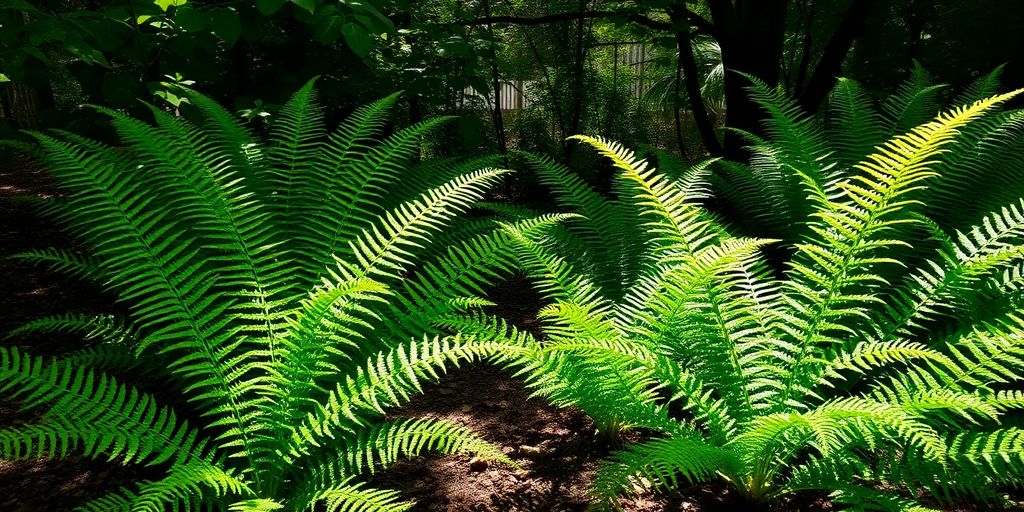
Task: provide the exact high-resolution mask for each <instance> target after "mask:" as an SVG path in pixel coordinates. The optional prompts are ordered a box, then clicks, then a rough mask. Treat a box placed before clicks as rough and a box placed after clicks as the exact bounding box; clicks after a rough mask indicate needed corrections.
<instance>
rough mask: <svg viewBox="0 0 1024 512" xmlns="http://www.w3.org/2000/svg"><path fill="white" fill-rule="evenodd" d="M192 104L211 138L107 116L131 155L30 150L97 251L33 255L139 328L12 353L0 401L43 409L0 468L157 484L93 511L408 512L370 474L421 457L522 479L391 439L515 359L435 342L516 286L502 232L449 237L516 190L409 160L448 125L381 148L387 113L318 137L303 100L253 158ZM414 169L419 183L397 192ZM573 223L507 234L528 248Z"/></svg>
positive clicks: (164, 118) (68, 139)
mask: <svg viewBox="0 0 1024 512" xmlns="http://www.w3.org/2000/svg"><path fill="white" fill-rule="evenodd" d="M183 94H186V95H188V97H189V98H190V101H191V103H192V104H193V105H195V106H196V107H197V110H198V113H199V117H200V118H201V120H202V123H201V124H198V125H197V124H193V123H192V122H190V121H188V120H186V119H183V118H179V117H174V116H171V115H169V114H167V113H165V112H162V111H160V110H158V109H156V108H153V109H152V110H153V115H154V118H155V120H156V123H155V124H148V123H145V122H143V121H140V120H136V119H133V118H130V117H127V116H125V115H123V114H121V113H118V112H115V111H111V110H107V109H102V108H101V109H98V110H99V111H100V112H102V113H105V114H106V115H108V116H109V117H110V119H111V122H112V124H113V126H114V128H115V129H116V130H117V132H118V133H119V134H120V136H121V138H122V141H123V142H124V145H125V146H126V147H125V149H123V150H122V149H114V148H111V147H107V146H104V145H102V144H100V143H98V142H94V141H91V140H88V139H85V138H82V137H79V136H76V135H73V134H69V133H57V134H41V133H37V134H34V135H35V136H36V138H37V139H38V140H39V144H40V146H41V147H42V149H43V150H44V153H45V157H46V160H47V162H48V164H49V168H50V170H51V171H52V172H53V174H54V175H55V176H56V177H57V178H58V179H59V180H60V182H61V183H62V184H63V186H64V187H65V188H66V189H67V191H68V195H67V200H66V201H65V202H61V203H55V204H53V205H51V207H49V208H48V209H47V211H48V212H49V213H50V214H53V215H55V216H56V217H57V218H58V220H60V221H62V222H63V223H64V224H66V225H67V226H68V227H69V229H70V230H71V231H72V233H73V234H75V235H77V236H78V237H80V238H81V239H82V240H83V241H84V242H86V245H87V246H88V247H89V252H88V254H77V253H71V252H66V251H58V250H46V251H34V252H31V253H26V254H24V255H21V256H20V258H22V259H23V260H26V261H31V262H37V263H43V264H50V265H52V266H54V267H55V268H56V269H58V270H62V271H67V272H70V273H71V274H74V275H76V276H80V277H84V278H88V279H92V280H95V281H97V282H98V283H99V284H101V285H102V286H103V287H104V288H105V289H107V290H108V291H109V292H111V293H112V294H114V295H115V296H116V297H117V298H118V300H119V302H120V303H122V304H123V305H124V306H125V308H124V309H125V310H126V311H127V315H126V317H124V318H121V317H116V318H115V317H108V316H98V317H88V316H81V315H61V316H55V317H49V318H43V319H39V320H37V321H34V322H31V323H29V324H27V325H25V326H24V327H22V328H21V329H19V330H17V331H15V332H14V333H12V336H14V337H18V336H21V335H23V334H25V333H28V332H44V333H45V332H57V331H60V332H74V333H79V334H82V335H83V336H84V337H85V338H86V339H87V340H88V341H89V342H90V345H89V346H87V347H86V348H84V349H82V350H81V351H78V352H73V353H70V354H66V355H63V356H61V357H58V358H42V357H36V356H30V355H28V354H26V353H24V352H22V351H20V350H18V349H13V348H12V349H0V390H3V392H4V393H5V394H6V396H8V397H10V398H12V399H15V400H17V401H18V402H19V403H20V404H22V405H23V406H24V407H38V408H41V410H42V411H43V413H42V416H41V417H40V419H39V421H38V422H37V423H33V424H29V425H24V426H18V427H11V428H7V429H3V430H2V431H0V455H2V456H3V457H7V458H25V457H38V456H46V457H64V456H67V455H68V454H69V453H72V452H76V453H84V454H85V455H87V456H90V457H97V458H104V459H111V460H118V461H121V462H125V463H128V462H139V463H145V464H149V465H159V466H160V467H162V468H164V469H165V473H164V476H163V477H162V478H160V479H157V480H154V481H150V482H141V483H139V484H138V485H136V486H133V487H131V488H125V489H122V490H119V491H117V492H115V493H112V494H110V495H108V496H105V497H103V498H100V499H98V500H95V501H93V502H90V503H88V504H86V505H84V506H83V507H82V510H87V511H91V510H131V511H137V510H138V511H141V510H153V511H162V510H168V509H173V510H178V509H182V510H198V509H202V510H229V511H252V512H255V511H274V510H304V509H307V508H312V507H321V506H322V507H326V508H327V509H328V510H338V511H383V510H406V509H408V507H409V504H408V503H406V502H404V501H402V500H400V499H399V497H398V495H397V494H396V493H394V492H391V491H385V490H378V489H372V488H370V487H367V486H365V485H363V484H361V483H359V481H358V478H359V477H360V475H363V474H366V473H372V472H373V471H375V470H377V469H379V468H380V467H382V466H385V465H387V464H390V463H392V462H393V461H394V460H396V459H397V458H400V457H406V456H410V455H416V454H419V453H423V452H426V451H434V452H443V453H471V454H474V455H477V456H480V457H485V458H488V459H492V460H497V461H501V462H505V463H510V461H509V460H508V459H507V457H505V456H504V454H502V453H501V452H500V450H496V449H495V448H494V447H493V446H491V445H489V444H488V443H486V442H485V441H484V440H482V439H481V438H480V437H479V436H478V435H476V434H474V433H473V432H471V431H470V430H468V429H466V428H464V427H461V426H458V425H453V424H449V423H445V422H440V421H435V420H409V421H401V422H389V421H385V413H386V411H387V409H388V408H390V407H393V406H397V405H400V404H402V403H405V402H407V401H408V400H410V399H411V398H412V397H413V396H414V395H415V394H416V393H419V392H421V391H422V389H423V385H424V384H425V383H427V382H432V381H436V380H437V379H439V378H440V377H441V376H442V375H443V374H444V372H445V371H446V369H447V368H449V367H451V366H453V365H458V364H460V363H462V362H465V361H472V360H478V359H488V360H494V361H505V360H506V359H507V358H508V357H510V356H509V354H514V353H517V351H521V350H522V342H521V340H520V341H508V340H506V339H504V338H495V337H486V336H472V335H465V336H460V335H449V334H448V333H449V332H450V331H449V330H448V328H447V327H446V324H445V321H446V319H448V318H449V317H451V315H453V314H456V313H458V312H462V311H466V310H467V308H468V310H473V309H474V308H475V307H476V306H477V305H479V304H481V303H482V302H481V299H480V295H482V292H481V290H482V289H483V288H484V287H485V286H486V285H487V284H488V283H490V282H493V281H494V280H495V279H498V278H500V277H501V276H502V275H504V274H505V273H506V272H508V271H510V270H511V269H512V266H513V259H514V253H515V250H516V242H515V240H514V239H513V238H512V237H510V236H509V235H508V233H507V232H506V231H504V230H501V229H498V228H499V225H498V224H497V223H496V222H495V221H493V220H491V219H483V218H481V219H480V220H476V221H462V220H461V219H459V218H458V217H459V216H460V215H461V214H463V213H465V212H467V211H468V210H469V209H470V208H471V207H473V205H474V204H475V203H476V202H477V201H479V200H480V199H482V198H483V197H484V195H485V194H486V192H487V191H488V190H489V189H490V188H491V187H492V186H493V185H495V184H496V183H497V182H498V181H499V180H500V179H501V178H502V176H503V175H504V171H501V170H496V169H493V168H489V167H485V166H486V165H487V164H489V163H491V162H492V160H489V159H478V160H475V161H469V162H463V161H455V160H448V161H444V162H437V163H433V162H425V163H419V164H416V163H414V162H413V160H414V157H415V156H416V151H417V148H418V138H419V136H420V135H421V134H423V133H425V132H427V131H428V130H430V129H432V128H433V127H435V126H438V125H439V124H440V123H442V122H444V119H432V120H428V121H424V122H423V123H420V124H417V125H414V126H411V127H408V128H404V129H399V130H397V131H395V133H394V134H392V135H391V136H389V137H386V138H384V139H383V140H381V139H380V136H381V134H382V131H383V128H384V124H385V123H386V122H387V117H386V113H387V111H388V109H389V108H390V107H391V106H392V105H393V104H394V102H395V100H396V98H397V95H395V96H390V97H388V98H385V99H384V100H381V101H378V102H376V103H373V104H371V105H369V106H367V107H364V108H363V109H360V110H358V111H357V112H356V113H355V114H353V116H352V117H351V118H349V119H348V120H347V121H345V122H344V123H342V125H341V127H340V128H338V129H337V130H335V131H332V132H330V133H328V130H327V128H326V127H325V125H324V122H323V119H322V115H321V112H320V108H319V107H318V105H317V103H316V91H315V88H314V87H313V82H310V83H309V84H307V85H306V86H304V87H303V88H302V89H300V90H299V91H298V92H297V93H296V94H295V95H294V96H293V97H292V98H291V100H290V101H289V102H288V103H287V104H286V105H285V107H284V109H283V110H282V112H281V114H280V116H279V117H278V119H277V120H276V122H275V123H274V124H273V126H272V127H271V130H270V135H269V140H267V141H261V140H258V139H256V138H254V137H253V136H252V134H250V133H249V130H248V129H247V127H246V126H245V125H244V124H242V123H241V122H239V121H238V120H237V119H236V118H235V117H234V116H233V115H232V114H231V113H229V112H228V111H227V110H225V109H224V108H223V107H221V106H220V105H218V104H216V103H215V102H213V101H212V100H210V99H209V98H206V97H204V96H202V95H201V94H198V93H196V92H193V91H183ZM412 166H415V167H416V169H417V172H418V173H419V175H418V176H416V177H415V178H411V179H409V180H408V181H404V180H406V175H407V171H408V169H409V168H410V167H412ZM400 177H401V179H402V180H403V187H401V190H396V187H394V185H395V184H396V183H397V180H398V179H399V178H400ZM559 220H561V217H560V216H541V217H536V218H534V217H524V218H522V219H519V220H517V221H515V222H513V223H511V224H509V226H510V229H511V228H514V229H517V230H520V231H521V232H522V233H526V234H530V235H531V236H533V235H539V234H541V233H544V232H547V231H549V230H550V229H551V228H552V227H553V226H554V225H555V224H556V223H557V222H558V221H559ZM445 231H449V232H448V233H444V232H445ZM421 305H422V307H420V306H421ZM108 372H109V373H108ZM113 375H118V376H123V377H124V378H126V379H130V378H143V379H145V380H144V383H145V382H149V383H152V382H153V379H155V378H159V379H160V380H161V381H162V382H164V383H165V384H166V389H169V390H173V391H174V393H175V394H177V395H179V396H180V397H181V398H180V400H178V401H176V402H175V403H174V407H173V408H172V407H169V406H167V405H161V403H160V402H161V400H162V398H161V397H155V396H151V395H148V394H146V393H143V392H141V391H139V390H138V389H137V388H136V387H133V386H132V385H130V384H127V383H126V382H122V380H121V377H118V378H115V377H113ZM182 408H184V409H187V410H188V414H181V413H177V412H175V409H178V410H181V409H182ZM186 416H187V417H189V418H192V419H190V420H189V421H186V420H184V419H183V418H184V417H186Z"/></svg>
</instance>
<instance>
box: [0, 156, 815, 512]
mask: <svg viewBox="0 0 1024 512" xmlns="http://www.w3.org/2000/svg"><path fill="white" fill-rule="evenodd" d="M55 193H56V192H55V189H54V188H53V187H52V186H51V184H50V183H49V182H48V181H47V180H46V179H45V178H44V176H43V175H42V174H41V173H40V172H39V171H37V170H34V169H31V168H25V167H6V168H5V167H0V290H2V291H3V293H0V311H3V315H2V317H0V336H3V335H5V334H6V333H7V332H8V331H9V330H10V329H12V328H14V327H16V326H18V325H20V324H22V323H24V322H26V321H28V320H31V319H33V318H37V317H39V316H42V315H46V314H54V313H61V312H67V311H103V310H109V309H110V308H111V307H112V304H111V300H110V299H109V297H106V296H104V295H103V294H102V293H100V292H99V291H98V290H96V289H95V288H93V287H91V286H88V285H85V284H82V283H80V282H78V281H73V280H68V279H66V278H63V277H62V276H59V275H56V274H53V273H50V272H49V271H47V269H45V268H35V267H32V266H29V265H24V264H20V263H17V262H14V261H11V260H9V259H6V258H5V257H6V256H9V255H11V254H14V253H17V252H21V251H25V250H29V249H41V248H46V247H68V246H70V245H71V243H72V241H71V240H69V239H68V237H67V236H65V235H63V234H62V233H61V232H60V231H59V230H58V229H57V228H56V227H55V226H53V225H52V224H51V223H49V222H46V221H44V220H43V219H41V218H39V217H38V216H37V215H35V214H33V208H32V207H31V204H30V202H29V201H26V200H25V199H24V198H25V197H31V196H36V197H39V196H47V195H52V194H55ZM492 299H493V300H495V301H496V302H498V303H499V304H501V305H502V306H501V308H500V313H501V314H502V315H503V316H505V317H506V318H507V319H508V320H509V321H511V322H513V323H515V324H517V325H518V326H520V327H523V328H526V329H530V328H535V327H536V326H535V323H534V322H535V319H534V314H533V312H534V311H535V309H536V305H537V297H536V296H534V295H532V293H531V292H530V290H529V287H528V286H526V283H523V282H510V283H507V284H506V285H504V286H501V287H499V288H498V289H496V290H494V293H493V297H492ZM2 343H7V344H16V345H19V346H24V347H26V348H27V349H28V350H30V351H32V352H33V353H37V354H56V353H60V352H64V351H68V350H73V349H75V348H77V347H79V346H81V345H82V340H81V339H75V338H74V337H70V336H48V337H45V338H32V339H24V338H22V339H17V340H5V341H2ZM392 414H393V416H395V417H434V418H442V419H447V420H451V421H456V422H459V423H462V424H465V425H467V426H469V427H472V428H474V429H475V430H476V431H478V432H480V433H481V434H482V435H483V437H485V438H486V439H487V440H489V441H491V442H492V443H494V444H496V445H498V446H500V447H502V449H503V450H504V451H505V452H506V453H507V454H508V455H509V456H510V457H511V458H512V459H513V460H515V461H516V462H517V463H518V464H519V465H520V466H521V467H522V469H520V470H517V469H514V468H509V467H504V466H496V465H493V464H492V465H487V464H480V463H471V461H470V459H469V458H467V457H460V456H445V457H440V456H432V457H417V458H414V459H411V460H407V461H401V462H399V463H396V464H394V465H393V466H392V467H390V468H388V469H387V470H384V471H380V472H379V473H377V475H375V476H374V477H373V478H372V483H374V484H376V485H378V486H380V487H389V488H394V489H398V490H400V491H402V493H403V494H404V495H405V496H406V497H408V498H410V499H413V500H415V501H416V502H417V503H418V504H417V506H416V508H415V509H414V510H418V511H437V512H440V511H450V512H454V511H474V512H484V511H495V512H505V511H510V512H511V511H522V512H527V511H529V512H546V511H583V510H585V509H586V508H587V505H588V503H589V502H590V500H589V499H588V496H587V488H588V484H589V482H590V481H591V479H592V478H593V476H594V473H595V471H596V469H597V467H598V462H599V461H600V460H601V459H602V458H604V457H606V456H607V455H608V453H609V447H607V446H603V445H602V444H601V443H600V442H599V440H598V438H597V437H596V436H595V435H594V432H595V429H594V424H593V423H592V422H591V421H590V420H589V419H588V418H587V417H586V416H585V415H584V414H583V413H582V412H580V411H577V410H573V409H559V408H555V407H552V406H551V405H548V404H546V403H545V402H543V401H542V400H539V399H535V398H530V396H529V393H528V392H527V391H526V390H525V389H524V387H523V385H522V383H521V382H520V381H519V380H517V379H515V378H513V377H511V376H509V375H507V374H505V373H503V372H502V371H500V370H497V369H494V368H491V367H488V366H486V365H469V366H464V367H462V368H459V369H455V370H453V371H452V372H450V373H449V374H448V375H447V376H446V377H445V378H444V379H443V380H442V381H441V383H440V384H438V385H434V386H430V387H428V388H427V389H426V390H425V393H424V395H423V396H422V397H418V398H416V399H415V400H414V401H413V403H412V404H411V405H409V406H407V407H404V408H401V409H398V410H395V411H393V413H392ZM32 418H33V413H32V412H31V411H29V412H24V411H20V410H19V409H18V407H17V405H16V404H13V403H9V402H3V401H2V400H0V428H4V427H9V426H12V425H16V424H19V423H22V422H26V421H31V420H32ZM158 476H159V469H158V468H142V467H132V466H129V467H125V466H121V465H118V464H116V463H112V462H106V461H94V460H87V459H83V458H79V457H74V456H72V457H69V458H65V459H60V460H45V459H41V460H29V461H19V462H11V461H0V511H2V512H21V511H31V512H49V511H54V512H58V511H67V510H71V509H72V508H73V507H74V506H76V505H78V504H81V503H83V502H84V501H86V500H88V499H90V498H95V497H98V496H102V495H104V494H106V493H108V492H112V491H115V490H117V489H118V488H120V487H131V486H132V483H133V482H135V481H138V480H141V479H146V478H156V477H158ZM621 504H622V506H623V509H624V510H626V511H637V512H655V511H694V512H710V511H729V510H737V511H744V510H749V508H748V507H747V506H744V505H743V504H741V503H739V502H737V501H735V497H734V496H733V494H732V493H730V492H728V491H727V489H726V488H725V487H723V486H717V485H705V486H695V487H691V488H687V489H683V490H681V491H679V492H675V493H670V494H663V495H654V494H651V493H646V494H641V495H639V496H636V497H633V498H630V499H628V500H623V501H622V502H621ZM780 510H786V511H808V512H811V511H827V510H832V506H831V505H830V504H829V503H828V502H827V501H826V500H824V499H822V498H820V497H818V496H802V497H799V498H798V499H797V500H795V501H793V502H790V503H787V504H784V505H783V506H782V507H780Z"/></svg>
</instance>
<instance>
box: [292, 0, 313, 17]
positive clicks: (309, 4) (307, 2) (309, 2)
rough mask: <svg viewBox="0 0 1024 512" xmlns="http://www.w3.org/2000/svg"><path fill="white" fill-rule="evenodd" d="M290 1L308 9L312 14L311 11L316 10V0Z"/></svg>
mask: <svg viewBox="0 0 1024 512" xmlns="http://www.w3.org/2000/svg"><path fill="white" fill-rule="evenodd" d="M291 2H292V3H293V4H295V5H297V6H299V7H302V8H303V9H305V10H307V11H309V13H310V14H313V11H315V10H316V0H291Z"/></svg>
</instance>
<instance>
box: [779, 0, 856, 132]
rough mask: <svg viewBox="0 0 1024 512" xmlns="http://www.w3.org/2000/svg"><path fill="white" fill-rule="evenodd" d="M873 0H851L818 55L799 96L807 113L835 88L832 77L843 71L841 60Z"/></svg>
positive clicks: (851, 43)
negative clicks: (809, 76) (841, 19)
mask: <svg viewBox="0 0 1024 512" xmlns="http://www.w3.org/2000/svg"><path fill="white" fill-rule="evenodd" d="M873 4H874V0H853V2H852V3H851V4H850V7H849V9H847V11H846V14H845V15H844V16H843V21H842V22H840V23H839V27H838V28H836V31H835V32H834V33H833V34H832V38H831V39H829V41H828V44H826V45H825V49H824V51H823V52H822V55H821V59H820V60H819V61H818V65H817V66H815V68H814V73H813V74H812V75H811V78H810V80H808V81H807V86H806V87H805V88H804V89H803V91H802V92H801V93H800V97H799V98H798V102H799V103H800V105H801V106H803V108H804V109H805V110H807V111H808V112H814V111H816V110H818V106H819V105H821V102H822V101H824V99H825V97H826V96H828V93H829V92H830V91H831V90H832V87H833V86H835V83H836V78H837V77H838V76H839V73H841V72H842V71H843V61H844V60H846V55H847V54H848V53H850V48H852V47H853V42H854V41H855V40H856V39H857V38H858V37H860V36H861V34H863V33H864V28H865V26H866V22H867V18H868V13H869V12H870V11H871V8H872V6H873Z"/></svg>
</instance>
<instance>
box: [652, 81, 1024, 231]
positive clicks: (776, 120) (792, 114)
mask: <svg viewBox="0 0 1024 512" xmlns="http://www.w3.org/2000/svg"><path fill="white" fill-rule="evenodd" d="M1001 72H1002V68H997V69H995V70H994V71H992V72H991V73H989V74H987V75H984V76H982V77H980V78H978V79H977V80H976V81H975V82H973V83H972V84H971V85H970V86H968V87H967V88H965V89H964V90H963V91H962V92H961V93H960V94H958V95H956V97H955V98H953V103H952V104H953V105H964V104H969V103H973V102H975V101H978V100H980V99H983V98H985V97H989V96H992V95H993V94H995V93H996V90H997V89H998V84H999V76H1000V74H1001ZM748 78H750V81H751V85H750V87H749V91H750V93H751V98H752V99H753V100H754V102H755V103H757V104H758V105H760V106H761V107H762V108H763V109H764V112H765V114H766V116H765V119H764V126H765V137H763V138H761V137H758V136H755V135H753V134H746V137H747V139H748V140H749V141H750V146H749V150H750V153H751V159H750V162H749V164H739V163H735V162H726V163H723V164H722V172H721V173H720V174H718V175H716V179H717V180H718V182H717V183H716V187H715V188H716V191H718V192H719V193H720V194H721V198H722V199H723V200H724V202H725V203H726V204H727V206H728V210H729V211H730V213H731V214H732V215H731V216H732V217H735V218H736V223H737V224H738V225H740V226H744V227H745V228H747V230H748V231H751V232H756V233H759V234H765V233H767V234H769V235H770V236H772V237H775V238H780V239H782V240H783V242H784V243H785V244H787V245H791V244H794V243H796V242H798V241H799V239H800V238H801V237H802V236H804V235H806V234H807V233H808V231H809V229H810V224H809V223H810V221H811V218H810V214H811V213H812V211H813V208H812V205H811V204H810V203H808V202H807V201H806V194H805V181H806V180H808V179H809V180H810V181H811V182H813V183H814V186H816V187H819V188H822V189H823V190H825V191H826V192H827V193H829V194H832V193H834V192H836V190H835V189H834V185H835V184H836V183H837V182H840V181H845V180H849V179H851V178H853V177H854V176H855V175H856V173H857V172H858V169H857V168H856V165H857V164H858V163H859V162H861V161H862V160H864V159H865V158H867V157H868V155H870V154H871V153H873V152H874V150H875V148H876V147H880V146H881V145H882V144H884V143H885V141H886V140H888V139H889V138H891V137H893V136H896V135H899V134H902V133H905V132H907V131H910V129H911V128H913V127H914V126H917V125H919V124H922V123H924V122H926V121H928V120H929V119H931V118H933V117H934V116H935V115H936V114H937V113H938V111H939V105H940V104H942V100H941V97H942V96H943V95H944V93H945V92H946V87H945V86H944V85H941V84H934V83H933V82H932V78H931V77H930V75H929V74H928V73H927V72H926V71H925V70H924V69H922V68H921V67H920V66H916V67H915V68H914V71H913V73H912V74H911V76H910V78H908V79H907V80H906V81H905V82H904V83H903V84H902V85H901V86H900V87H899V89H898V90H897V92H896V93H894V94H892V95H891V96H889V97H888V98H886V99H885V100H884V101H882V102H881V105H876V102H875V101H874V99H873V98H872V97H871V96H870V95H869V94H868V92H867V91H866V90H865V89H864V88H863V87H861V86H860V85H859V84H858V83H857V82H855V81H853V80H850V79H840V80H839V82H838V83H837V84H836V86H835V88H834V89H833V91H832V94H831V96H830V101H829V108H828V111H827V113H826V114H825V115H824V116H822V117H823V120H822V119H819V118H816V117H812V116H810V115H808V114H806V113H804V112H803V111H802V110H801V109H800V107H799V106H798V105H797V103H796V102H795V101H794V100H792V99H791V98H789V97H788V96H787V95H786V93H785V91H784V90H782V89H780V88H772V87H770V86H768V85H767V84H765V83H763V82H760V81H758V80H756V79H754V78H752V77H748ZM1022 135H1024V112H1021V111H1019V110H1008V111H994V112H990V113H988V114H987V115H985V116H984V117H982V118H981V119H978V120H977V121H975V122H973V123H971V124H969V125H967V126H964V127H962V128H960V130H959V133H958V134H957V144H955V145H952V146H949V147H947V148H944V151H943V152H942V153H940V154H937V155H934V159H935V160H936V164H935V165H934V170H935V171H936V172H938V173H939V176H938V177H936V179H934V180H932V181H931V182H929V186H928V189H927V190H926V191H924V193H923V194H922V195H921V197H920V199H921V200H922V202H924V206H923V207H922V208H923V209H922V213H924V214H926V215H927V216H929V217H930V218H932V219H933V220H934V221H936V222H938V223H939V225H940V226H942V228H943V229H945V230H947V231H955V230H964V229H967V228H968V227H969V226H971V225H972V223H974V222H975V221H976V220H977V219H978V218H980V217H981V216H982V215H984V214H985V213H987V212H990V211H993V210H995V209H998V208H1000V207H1002V206H1003V205H1006V204H1009V203H1011V202H1013V201H1015V200H1016V199H1017V198H1019V197H1021V196H1022V195H1024V180H1020V179H1019V171H1018V170H1019V169H1020V167H1021V166H1022V165H1024V136H1022ZM659 163H660V161H659ZM967 198H970V200H966V199H967ZM921 236H926V234H922V235H921Z"/></svg>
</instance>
